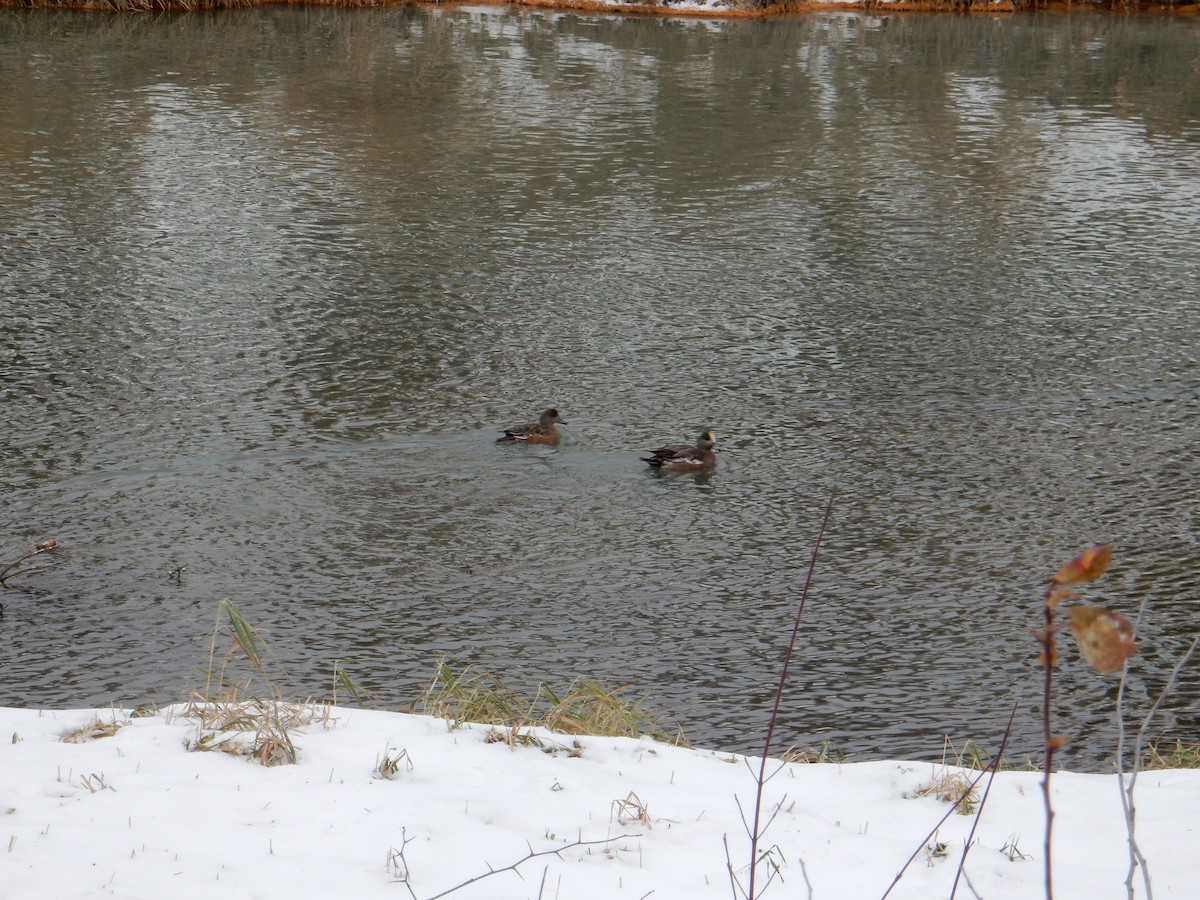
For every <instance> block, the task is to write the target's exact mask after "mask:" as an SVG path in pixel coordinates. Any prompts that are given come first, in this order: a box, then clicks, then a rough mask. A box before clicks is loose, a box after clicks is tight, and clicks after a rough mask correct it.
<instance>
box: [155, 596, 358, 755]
mask: <svg viewBox="0 0 1200 900" xmlns="http://www.w3.org/2000/svg"><path fill="white" fill-rule="evenodd" d="M223 638H224V639H226V640H228V642H229V646H228V649H226V650H225V651H224V652H223V653H221V654H220V655H219V656H218V653H217V646H218V644H219V643H220V642H221V641H222V639H223ZM274 660H275V657H274V654H272V653H271V651H270V648H269V647H268V646H267V644H266V642H265V641H264V640H263V637H262V635H261V634H260V633H259V632H258V631H257V629H255V628H254V627H253V626H252V625H251V624H250V623H249V622H248V621H247V620H246V618H245V616H243V615H242V613H241V611H240V610H239V609H238V608H237V607H236V606H235V605H234V604H233V603H232V602H231V601H229V600H222V601H221V602H220V604H218V608H217V620H216V625H215V626H214V628H213V637H212V644H211V646H210V649H209V659H208V668H207V670H206V678H205V684H204V690H203V691H193V692H192V694H191V696H190V697H189V698H188V699H187V701H186V702H185V703H184V704H183V706H182V708H181V709H177V710H176V711H174V712H173V713H172V715H177V716H182V717H183V718H186V719H190V720H191V721H192V722H193V723H194V724H195V728H196V734H195V737H194V738H193V739H192V740H190V741H189V742H188V744H187V747H188V749H189V750H196V751H200V750H218V751H220V752H222V753H229V754H232V755H234V756H240V757H244V758H246V759H252V760H255V761H256V762H259V763H261V764H262V765H264V766H277V765H289V764H292V763H295V762H296V756H297V750H296V744H295V742H294V741H293V740H292V731H293V730H294V729H296V728H302V727H305V726H307V725H312V724H319V725H320V726H321V727H323V728H328V727H330V724H331V712H332V706H331V705H330V704H328V703H322V702H318V701H313V700H306V701H304V702H299V703H296V702H289V701H285V700H284V699H283V693H282V691H281V690H280V688H279V686H278V684H276V682H275V680H274V679H273V678H272V676H271V673H270V670H269V665H270V663H271V662H272V661H274ZM342 677H344V678H346V679H348V676H344V673H343V674H342ZM337 678H338V674H337V673H336V672H335V683H336V679H337ZM349 683H350V684H352V682H349Z"/></svg>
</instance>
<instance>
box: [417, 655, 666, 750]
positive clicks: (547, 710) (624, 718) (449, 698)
mask: <svg viewBox="0 0 1200 900" xmlns="http://www.w3.org/2000/svg"><path fill="white" fill-rule="evenodd" d="M624 690H627V688H626V687H620V688H617V689H616V690H612V691H607V690H605V689H604V688H602V687H601V686H600V684H599V683H598V682H596V681H595V680H594V679H589V678H578V679H576V680H575V681H573V682H571V684H570V686H569V687H568V688H567V690H566V691H565V692H563V693H562V694H561V695H560V694H558V693H556V692H555V691H554V690H553V689H552V688H550V687H548V686H547V685H542V686H541V687H540V688H538V691H537V695H536V697H535V699H533V700H527V699H525V698H524V697H522V696H521V695H520V694H518V693H517V692H516V691H515V690H513V689H512V688H510V687H509V686H508V685H506V684H505V683H504V682H503V681H501V680H500V679H499V678H498V677H497V676H496V675H494V674H492V673H491V672H487V671H482V670H480V669H477V668H476V667H474V666H470V665H468V666H465V667H463V668H461V669H456V668H455V667H454V666H453V665H452V664H451V662H450V661H449V660H446V659H443V660H441V661H440V662H438V665H437V671H436V672H435V674H434V677H433V679H432V680H431V681H430V683H429V686H428V687H427V688H426V689H425V692H424V694H422V695H421V697H420V698H419V699H418V700H417V702H416V703H415V704H414V707H415V709H416V710H417V711H418V712H421V713H424V714H426V715H432V716H437V717H438V718H441V719H445V720H446V723H447V725H448V726H449V727H450V728H451V729H454V728H457V727H458V726H460V725H463V724H466V723H468V722H473V723H477V724H481V725H491V726H493V728H492V730H491V731H489V732H488V737H487V739H488V740H489V741H493V742H503V743H505V744H508V745H509V746H516V745H518V744H520V745H525V746H537V747H541V748H543V749H545V746H544V742H542V741H540V740H539V739H538V738H537V737H536V736H535V735H534V734H533V733H532V732H533V729H536V728H543V729H546V730H547V731H553V732H555V733H557V734H573V735H584V734H587V735H596V736H602V737H640V736H643V735H645V736H648V737H652V738H654V739H655V740H661V741H669V742H672V743H677V744H685V743H686V742H685V741H683V740H682V738H681V737H676V738H674V739H672V738H669V737H667V736H665V734H664V733H663V729H662V727H661V725H660V723H659V721H658V719H657V718H656V717H655V716H654V715H653V714H652V713H650V712H649V711H647V710H646V708H645V707H644V705H643V701H641V700H637V701H633V702H625V701H623V700H622V699H621V698H620V697H618V696H617V695H618V694H620V693H621V692H622V691H624ZM575 749H576V750H578V749H579V748H578V744H576V748H575Z"/></svg>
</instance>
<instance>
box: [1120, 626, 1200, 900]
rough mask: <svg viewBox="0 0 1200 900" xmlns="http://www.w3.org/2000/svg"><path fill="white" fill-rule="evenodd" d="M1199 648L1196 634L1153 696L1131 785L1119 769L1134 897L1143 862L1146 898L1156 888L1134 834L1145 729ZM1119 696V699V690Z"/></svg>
mask: <svg viewBox="0 0 1200 900" xmlns="http://www.w3.org/2000/svg"><path fill="white" fill-rule="evenodd" d="M1197 648H1200V634H1197V635H1196V637H1194V638H1193V639H1192V643H1191V645H1190V646H1189V647H1188V648H1187V651H1186V652H1185V653H1184V654H1183V656H1181V657H1179V659H1177V660H1176V661H1175V665H1174V666H1172V667H1171V672H1170V674H1169V675H1167V681H1166V684H1164V685H1163V687H1162V690H1161V691H1159V692H1158V696H1157V697H1156V698H1155V699H1154V702H1153V703H1152V704H1151V705H1150V709H1149V711H1148V712H1147V713H1146V717H1145V718H1144V719H1143V720H1142V726H1141V727H1140V728H1139V729H1138V733H1137V738H1136V740H1135V741H1134V756H1133V771H1132V772H1131V773H1130V776H1129V784H1128V785H1126V784H1124V777H1123V775H1122V774H1121V773H1119V772H1118V777H1119V778H1121V806H1122V807H1123V808H1124V810H1125V822H1126V825H1127V827H1128V829H1129V873H1128V874H1127V875H1126V877H1125V890H1126V893H1127V894H1128V896H1129V897H1131V898H1132V897H1133V874H1134V870H1135V869H1136V867H1137V866H1138V865H1140V866H1141V868H1142V880H1143V883H1144V884H1145V886H1146V898H1147V900H1154V891H1153V890H1152V888H1151V887H1150V871H1149V869H1148V868H1147V867H1146V858H1145V857H1144V856H1143V855H1142V851H1141V848H1140V847H1139V846H1138V842H1137V838H1136V837H1135V835H1134V820H1135V817H1136V815H1137V809H1136V807H1135V806H1134V803H1133V789H1134V787H1135V785H1136V784H1137V778H1138V774H1139V773H1140V772H1141V768H1142V766H1141V762H1142V747H1143V746H1145V742H1146V733H1147V732H1148V731H1149V730H1150V721H1151V720H1152V719H1153V718H1154V716H1155V714H1156V713H1157V712H1158V710H1159V707H1161V706H1162V703H1163V701H1164V700H1165V699H1166V698H1167V695H1169V694H1170V693H1171V691H1172V690H1173V689H1174V687H1175V679H1176V678H1178V677H1179V673H1180V672H1181V671H1183V667H1184V666H1185V665H1187V662H1188V660H1190V659H1191V658H1192V655H1193V654H1194V653H1195V652H1196V650H1197ZM1124 680H1125V679H1124V677H1122V679H1121V681H1122V684H1124ZM1117 696H1118V699H1120V694H1118V695H1117ZM1118 765H1121V761H1120V760H1118Z"/></svg>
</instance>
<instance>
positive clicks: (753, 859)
mask: <svg viewBox="0 0 1200 900" xmlns="http://www.w3.org/2000/svg"><path fill="white" fill-rule="evenodd" d="M836 496H837V490H836V489H834V490H831V491H830V492H829V500H828V502H826V504H825V515H824V517H823V518H822V519H821V527H820V529H819V530H818V531H817V539H816V541H815V542H814V543H813V549H812V554H811V555H810V556H809V559H808V571H807V573H806V575H805V578H804V587H803V588H801V590H800V602H799V603H798V604H797V605H796V617H795V620H794V621H793V622H792V633H791V635H790V637H789V638H788V643H787V649H786V651H784V654H783V666H782V667H781V668H780V670H779V684H778V685H776V687H775V700H774V703H773V704H772V706H771V718H770V720H769V721H768V723H767V735H766V738H765V739H764V740H763V751H762V759H761V760H760V761H759V765H758V774H757V775H756V776H755V784H756V790H755V795H754V823H753V825H752V826H751V827H750V828H749V829H748V830H749V832H750V874H749V875H748V876H747V887H746V891H745V896H746V898H747V900H756V898H757V894H756V892H755V879H756V876H757V873H758V842H759V840H760V839H761V838H762V836H763V833H764V832H765V831H766V829H767V827H768V826H769V825H770V824H771V821H773V820H774V817H775V813H773V814H772V815H771V817H770V818H769V819H768V820H767V822H766V824H765V825H764V824H763V823H762V801H763V786H764V785H765V784H766V783H767V780H768V776H767V760H768V758H769V757H770V755H771V744H772V742H773V741H774V739H775V726H776V724H778V722H779V708H780V706H781V705H782V704H783V692H784V688H785V686H786V685H787V676H788V669H789V667H790V666H791V662H792V653H793V652H794V651H795V649H796V638H797V636H798V635H799V633H800V617H801V615H802V614H803V613H804V604H805V602H806V601H807V600H808V592H809V588H810V587H811V586H812V580H813V574H814V572H816V568H817V554H818V552H819V551H820V549H821V541H822V539H823V538H824V537H825V532H826V530H827V529H828V528H829V519H830V516H831V515H832V513H833V500H834V497H836ZM776 771H778V770H776ZM772 774H774V773H772ZM738 805H739V807H740V805H741V804H740V803H739V804H738ZM776 813H778V807H777V808H776ZM742 821H743V822H745V817H744V816H743V818H742ZM730 877H731V878H733V869H732V866H731V867H730ZM736 883H737V881H736V879H734V884H735V885H736Z"/></svg>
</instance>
